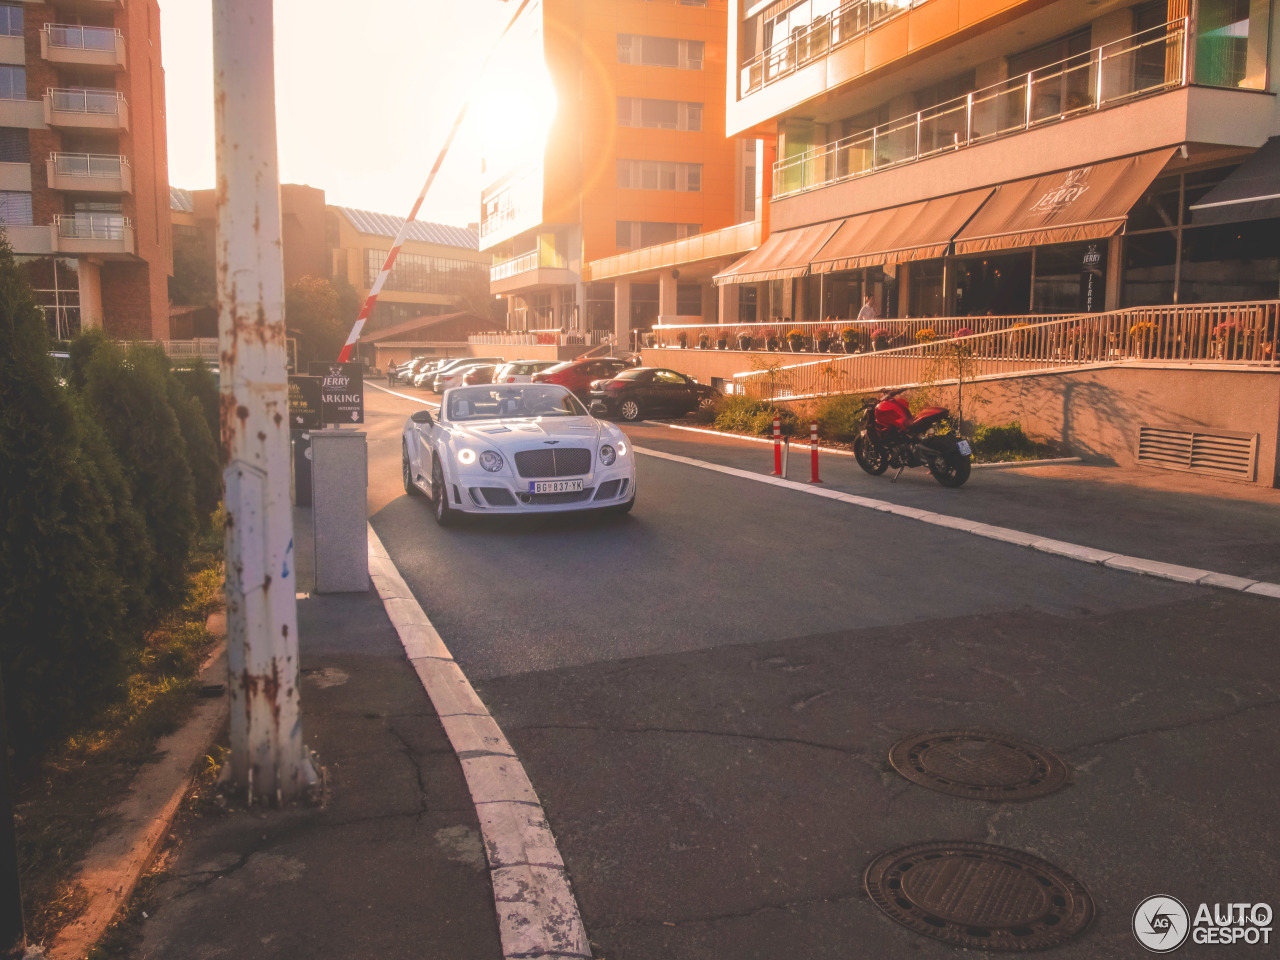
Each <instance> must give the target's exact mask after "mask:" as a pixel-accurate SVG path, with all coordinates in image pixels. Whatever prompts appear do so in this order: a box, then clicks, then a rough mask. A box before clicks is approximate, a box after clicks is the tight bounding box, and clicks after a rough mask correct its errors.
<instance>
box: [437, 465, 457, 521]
mask: <svg viewBox="0 0 1280 960" xmlns="http://www.w3.org/2000/svg"><path fill="white" fill-rule="evenodd" d="M431 506H432V508H433V510H432V512H433V513H434V514H435V518H436V523H438V524H440V526H442V527H452V526H453V525H454V524H456V523H457V522H458V516H459V514H458V511H457V510H454V509H453V507H451V506H449V491H448V490H447V489H446V488H445V482H444V470H442V469H441V467H440V461H439V460H438V459H436V458H434V457H433V458H432V460H431Z"/></svg>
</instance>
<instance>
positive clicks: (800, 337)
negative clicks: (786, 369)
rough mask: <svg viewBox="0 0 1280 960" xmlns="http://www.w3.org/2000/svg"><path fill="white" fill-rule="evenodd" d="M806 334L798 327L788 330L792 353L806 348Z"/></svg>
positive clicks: (788, 340) (789, 345)
mask: <svg viewBox="0 0 1280 960" xmlns="http://www.w3.org/2000/svg"><path fill="white" fill-rule="evenodd" d="M805 339H806V338H805V335H804V333H803V332H802V331H800V330H799V329H798V328H797V329H793V330H788V331H787V346H788V347H790V348H791V352H792V353H799V352H800V351H801V350H803V349H804V348H805Z"/></svg>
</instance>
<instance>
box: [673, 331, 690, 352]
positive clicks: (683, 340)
mask: <svg viewBox="0 0 1280 960" xmlns="http://www.w3.org/2000/svg"><path fill="white" fill-rule="evenodd" d="M676 343H678V344H680V349H681V350H683V349H685V348H686V347H687V346H689V334H688V333H686V332H685V331H683V330H681V331H680V332H679V333H677V334H676Z"/></svg>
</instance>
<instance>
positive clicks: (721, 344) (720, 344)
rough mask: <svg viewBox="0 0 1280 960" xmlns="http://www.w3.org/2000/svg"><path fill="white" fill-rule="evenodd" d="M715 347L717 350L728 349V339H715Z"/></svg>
mask: <svg viewBox="0 0 1280 960" xmlns="http://www.w3.org/2000/svg"><path fill="white" fill-rule="evenodd" d="M716 349H717V350H728V349H729V341H728V340H727V339H726V338H724V337H721V338H720V339H719V340H717V341H716Z"/></svg>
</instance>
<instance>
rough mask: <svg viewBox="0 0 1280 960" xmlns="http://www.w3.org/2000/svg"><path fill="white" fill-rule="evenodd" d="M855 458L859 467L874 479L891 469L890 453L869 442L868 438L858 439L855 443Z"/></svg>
mask: <svg viewBox="0 0 1280 960" xmlns="http://www.w3.org/2000/svg"><path fill="white" fill-rule="evenodd" d="M853 457H854V459H855V460H857V461H858V466H860V467H861V468H862V469H863V470H865V471H867V473H869V474H871V475H872V476H873V477H878V476H880V474H882V473H884V472H885V471H886V470H888V469H889V453H888V451H887V450H884V449H883V448H881V447H877V446H876V445H875V444H874V443H871V442H869V441H868V440H867V438H866V437H857V438H856V439H855V440H854V441H853Z"/></svg>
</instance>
